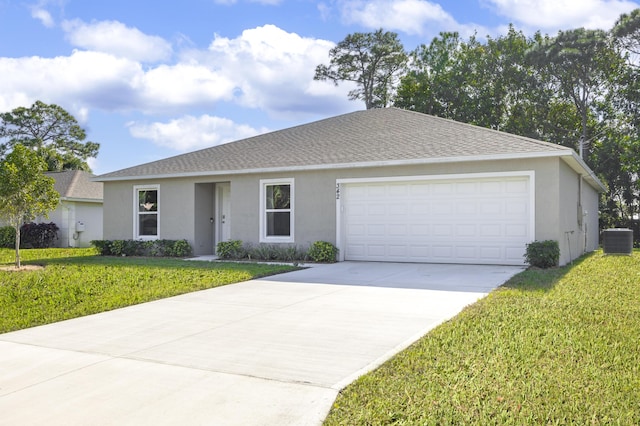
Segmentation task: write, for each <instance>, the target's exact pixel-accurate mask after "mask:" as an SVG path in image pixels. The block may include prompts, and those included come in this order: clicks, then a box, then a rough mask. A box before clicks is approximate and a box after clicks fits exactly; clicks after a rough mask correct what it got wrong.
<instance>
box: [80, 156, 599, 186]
mask: <svg viewBox="0 0 640 426" xmlns="http://www.w3.org/2000/svg"><path fill="white" fill-rule="evenodd" d="M572 152H573V151H572V150H569V149H567V150H561V151H545V152H531V153H524V154H523V153H515V154H493V155H473V156H467V157H440V158H418V159H412V160H389V161H369V162H358V163H335V164H313V165H306V166H293V167H265V168H257V169H240V170H216V171H199V172H185V173H164V174H157V175H140V176H116V177H104V178H101V177H100V176H96V177H94V178H92V181H94V182H114V181H125V180H131V181H139V180H142V179H175V178H188V177H203V176H207V177H211V176H229V175H245V174H260V173H278V172H298V171H315V170H334V169H352V168H367V167H389V166H411V165H423V164H442V163H466V162H473V161H492V160H521V159H531V158H548V157H563V156H571V155H572ZM586 170H588V168H587V169H586Z"/></svg>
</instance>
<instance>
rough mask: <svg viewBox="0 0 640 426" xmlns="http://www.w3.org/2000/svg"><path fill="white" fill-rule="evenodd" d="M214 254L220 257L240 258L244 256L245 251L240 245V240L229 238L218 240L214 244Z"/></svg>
mask: <svg viewBox="0 0 640 426" xmlns="http://www.w3.org/2000/svg"><path fill="white" fill-rule="evenodd" d="M216 254H217V255H218V257H219V258H220V259H242V258H243V257H245V256H246V251H245V249H244V247H242V241H240V240H230V241H220V242H219V243H218V245H217V246H216Z"/></svg>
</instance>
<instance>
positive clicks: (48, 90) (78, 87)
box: [0, 51, 143, 110]
mask: <svg viewBox="0 0 640 426" xmlns="http://www.w3.org/2000/svg"><path fill="white" fill-rule="evenodd" d="M0 75H2V77H3V78H2V79H0V106H2V107H4V108H0V110H7V109H12V108H15V107H17V106H24V105H30V104H31V103H33V102H34V101H35V100H42V101H43V102H48V103H58V104H60V105H63V104H64V105H69V104H78V105H85V106H86V105H88V106H91V107H102V108H105V109H112V108H116V109H117V108H119V107H122V106H123V104H125V103H127V102H130V100H131V99H135V96H134V93H133V85H132V82H134V81H136V80H137V79H140V78H142V76H143V71H142V68H141V67H140V65H139V64H138V63H136V62H132V61H129V60H127V59H122V58H115V57H113V56H111V55H107V54H104V53H98V52H81V51H76V52H74V53H73V54H72V55H70V56H60V57H55V58H41V57H24V58H0Z"/></svg>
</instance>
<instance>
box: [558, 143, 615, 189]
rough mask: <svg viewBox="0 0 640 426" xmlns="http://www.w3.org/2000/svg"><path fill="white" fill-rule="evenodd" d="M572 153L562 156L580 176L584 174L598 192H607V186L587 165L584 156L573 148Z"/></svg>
mask: <svg viewBox="0 0 640 426" xmlns="http://www.w3.org/2000/svg"><path fill="white" fill-rule="evenodd" d="M570 154H571V155H569V154H565V155H563V156H562V157H561V158H562V159H563V160H564V161H565V162H566V163H567V164H568V165H569V167H571V168H572V169H573V170H574V171H575V172H576V173H578V174H579V175H580V176H583V177H584V178H585V180H586V181H587V182H588V183H589V184H590V185H591V186H592V187H594V188H595V189H596V190H598V192H607V188H606V186H604V184H603V183H602V181H601V180H600V179H598V177H597V176H596V174H595V173H594V172H593V170H591V169H590V168H589V166H587V164H586V163H585V162H584V160H583V159H582V158H580V156H579V155H578V154H576V152H575V151H573V150H571V152H570Z"/></svg>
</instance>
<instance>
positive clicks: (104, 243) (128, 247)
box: [91, 240, 192, 257]
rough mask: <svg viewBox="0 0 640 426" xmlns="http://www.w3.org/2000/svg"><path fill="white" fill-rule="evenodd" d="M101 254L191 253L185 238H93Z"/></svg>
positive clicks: (148, 254) (184, 254)
mask: <svg viewBox="0 0 640 426" xmlns="http://www.w3.org/2000/svg"><path fill="white" fill-rule="evenodd" d="M91 244H92V245H93V246H94V247H95V248H96V249H97V250H98V254H100V255H101V256H153V257H187V256H190V255H191V253H192V249H191V246H190V245H189V242H188V241H187V240H151V241H142V240H93V241H91Z"/></svg>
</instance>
